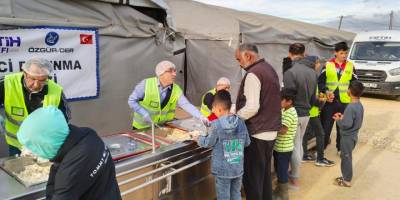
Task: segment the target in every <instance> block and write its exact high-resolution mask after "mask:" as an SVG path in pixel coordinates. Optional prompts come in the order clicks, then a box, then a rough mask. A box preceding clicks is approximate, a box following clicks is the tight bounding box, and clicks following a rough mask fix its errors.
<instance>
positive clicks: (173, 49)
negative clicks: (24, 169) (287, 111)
mask: <svg viewBox="0 0 400 200" xmlns="http://www.w3.org/2000/svg"><path fill="white" fill-rule="evenodd" d="M160 18H161V20H160ZM156 19H157V20H156ZM24 26H64V27H95V28H98V30H99V35H100V37H99V46H100V54H99V55H100V70H99V71H100V95H99V97H98V98H97V99H93V100H83V101H75V102H70V107H71V113H72V121H71V122H72V123H73V124H76V125H80V126H88V127H92V128H94V129H96V130H97V131H98V132H99V133H100V134H102V135H104V134H110V133H112V132H115V131H118V130H128V129H130V122H131V116H130V115H131V110H130V109H129V107H128V105H127V99H128V96H129V94H130V93H131V91H132V90H133V88H134V86H135V85H136V84H137V83H138V82H139V81H140V80H142V79H144V78H146V77H150V76H154V67H155V65H156V64H157V63H158V62H160V61H161V60H165V59H168V60H171V61H173V62H174V63H175V64H176V65H177V68H178V69H177V70H178V77H177V81H178V84H180V85H181V86H182V88H183V87H184V86H185V87H186V92H187V93H186V94H187V96H188V97H189V99H190V100H192V101H193V102H194V103H195V104H196V105H198V104H199V102H200V96H201V95H202V93H203V92H205V91H206V90H208V89H209V88H211V87H213V86H214V84H215V82H216V80H217V79H218V78H219V77H220V76H226V77H228V78H230V79H232V82H233V89H232V92H233V93H234V95H233V96H235V94H236V90H237V87H238V85H239V81H240V79H241V77H242V73H241V70H240V69H239V66H238V64H237V62H236V61H235V59H234V49H235V47H236V46H237V44H238V43H239V40H242V41H243V42H254V43H256V44H257V45H258V46H259V48H260V51H261V54H262V55H263V56H264V57H265V58H266V59H267V61H269V62H270V63H271V64H272V65H273V66H274V67H275V69H276V70H277V71H278V74H281V72H280V71H281V59H282V58H283V57H284V56H286V54H287V49H288V45H289V44H290V43H293V42H302V43H305V44H306V45H307V49H308V50H307V51H308V52H309V53H311V54H316V55H320V56H325V57H326V56H328V55H329V45H328V46H327V45H324V44H333V43H335V42H338V41H342V40H345V41H351V40H352V38H353V36H354V34H351V33H347V32H337V31H336V30H333V29H328V28H325V27H320V26H316V25H311V24H306V23H301V22H297V21H293V20H288V19H282V18H277V17H272V16H268V15H262V14H255V13H249V12H240V11H236V10H231V9H226V8H221V7H216V6H211V5H206V4H201V3H197V2H193V1H189V0H181V1H179V0H167V1H162V0H140V1H126V0H125V1H124V0H103V1H77V0H76V1H73V0H63V1H59V0H53V1H48V0H31V1H24V0H5V1H0V28H1V29H16V28H18V27H24ZM175 31H176V32H175ZM1 56H2V55H1V54H0V58H1Z"/></svg>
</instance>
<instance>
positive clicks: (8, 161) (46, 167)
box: [0, 157, 51, 187]
mask: <svg viewBox="0 0 400 200" xmlns="http://www.w3.org/2000/svg"><path fill="white" fill-rule="evenodd" d="M31 165H34V166H35V167H36V168H37V169H40V171H43V173H42V174H41V175H42V176H39V177H35V178H34V179H31V180H28V179H22V178H20V177H19V176H18V174H19V173H21V172H22V171H24V170H25V169H26V167H27V166H29V169H32V166H31ZM0 167H1V168H2V169H3V170H4V171H5V172H7V173H8V174H9V175H10V176H12V177H14V178H15V179H16V180H17V181H19V182H20V183H22V184H23V185H24V186H25V187H32V186H34V185H38V184H41V183H45V182H47V180H48V178H49V173H50V167H51V163H50V162H45V163H37V162H36V159H34V158H32V157H9V158H4V159H1V160H0ZM31 173H32V171H31Z"/></svg>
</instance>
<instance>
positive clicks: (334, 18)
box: [196, 0, 400, 32]
mask: <svg viewBox="0 0 400 200" xmlns="http://www.w3.org/2000/svg"><path fill="white" fill-rule="evenodd" d="M196 1H199V2H202V3H207V4H212V5H218V6H223V7H228V8H233V9H237V10H242V11H251V12H258V13H263V14H269V15H274V16H278V17H283V18H289V19H294V20H299V21H304V22H308V23H314V24H320V25H325V26H330V27H332V28H337V27H338V24H339V17H340V16H344V18H343V23H347V24H346V25H345V26H342V27H343V29H347V30H350V31H353V32H357V31H362V30H366V29H382V28H387V27H388V24H389V14H390V12H391V11H392V10H393V11H394V12H395V18H394V19H395V20H394V23H395V25H396V27H397V28H398V29H400V1H398V0H397V1H396V0H347V1H343V0H342V1H340V0H301V1H299V0H297V1H294V0H275V1H271V0H196ZM396 18H397V19H398V20H396ZM346 21H347V22H346ZM397 25H398V26H397Z"/></svg>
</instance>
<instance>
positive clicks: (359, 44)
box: [348, 30, 400, 100]
mask: <svg viewBox="0 0 400 200" xmlns="http://www.w3.org/2000/svg"><path fill="white" fill-rule="evenodd" d="M348 59H349V60H350V61H352V62H353V63H354V66H355V69H356V74H357V76H358V79H359V80H360V81H361V82H362V83H363V84H364V86H365V93H373V94H383V95H390V96H393V97H395V98H396V99H397V100H400V31H393V30H386V31H370V32H363V33H359V34H357V36H356V37H355V38H354V41H353V44H352V45H351V48H350V53H349V57H348Z"/></svg>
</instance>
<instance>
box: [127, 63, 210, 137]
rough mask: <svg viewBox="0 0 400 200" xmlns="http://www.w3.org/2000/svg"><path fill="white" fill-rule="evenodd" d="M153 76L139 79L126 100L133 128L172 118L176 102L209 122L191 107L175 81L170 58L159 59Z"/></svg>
mask: <svg viewBox="0 0 400 200" xmlns="http://www.w3.org/2000/svg"><path fill="white" fill-rule="evenodd" d="M155 72H156V75H157V76H156V77H151V78H147V79H144V80H142V81H141V82H140V83H139V84H138V85H137V86H136V87H135V89H134V90H133V92H132V94H131V95H130V96H129V99H128V104H129V106H130V107H131V109H132V110H133V112H134V113H133V120H132V127H133V129H144V128H148V127H150V125H151V123H152V122H153V123H155V124H160V123H165V122H167V121H171V120H173V119H174V118H175V108H176V106H179V107H181V108H182V109H183V110H184V111H186V112H188V113H189V114H190V115H192V116H193V117H195V118H197V119H199V120H201V121H202V122H203V123H205V124H208V120H207V118H206V117H204V116H203V115H202V114H201V113H200V111H199V110H198V109H197V108H196V107H194V106H193V105H192V104H191V103H190V102H189V101H188V100H187V98H186V97H185V96H184V95H183V92H182V90H181V88H180V87H179V85H177V84H176V83H175V79H176V67H175V65H174V64H173V63H172V62H170V61H162V62H160V63H158V64H157V66H156V70H155Z"/></svg>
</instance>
